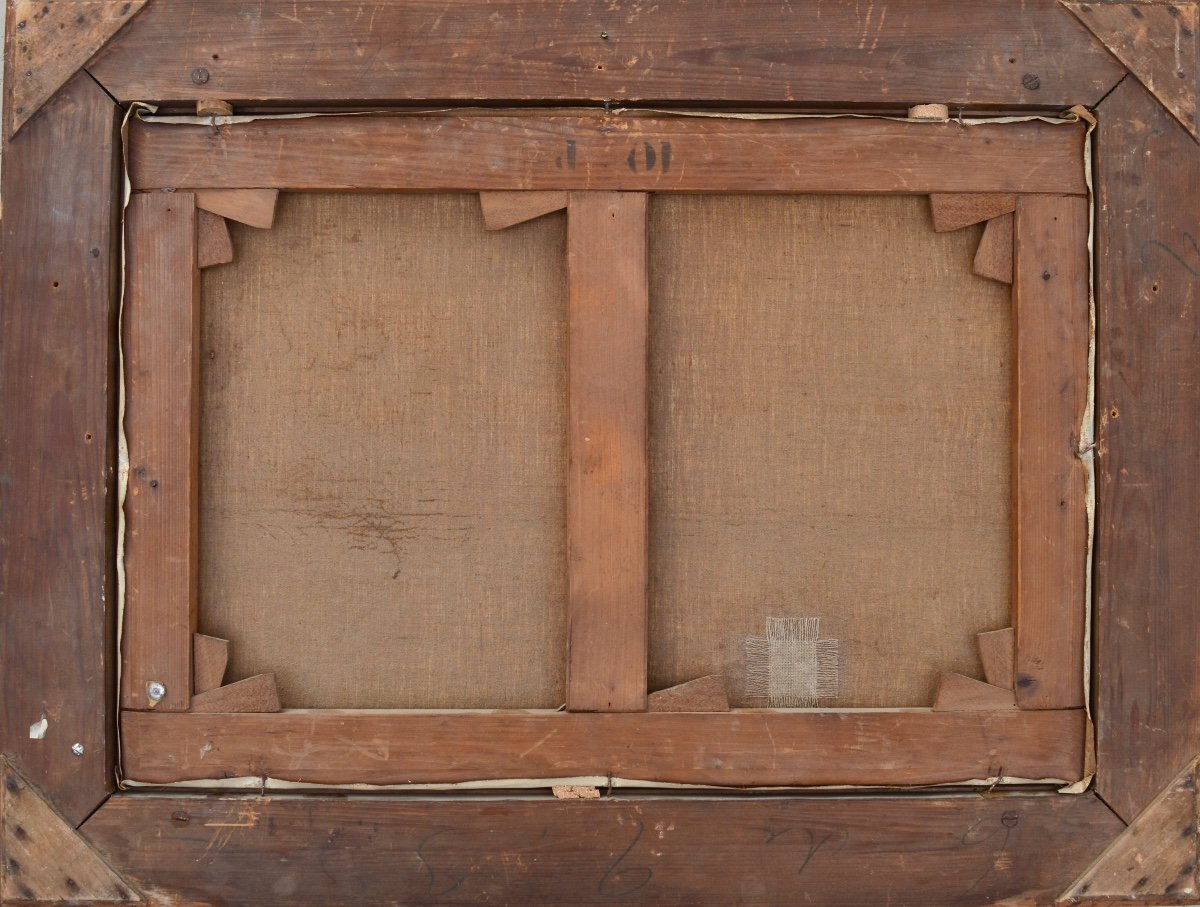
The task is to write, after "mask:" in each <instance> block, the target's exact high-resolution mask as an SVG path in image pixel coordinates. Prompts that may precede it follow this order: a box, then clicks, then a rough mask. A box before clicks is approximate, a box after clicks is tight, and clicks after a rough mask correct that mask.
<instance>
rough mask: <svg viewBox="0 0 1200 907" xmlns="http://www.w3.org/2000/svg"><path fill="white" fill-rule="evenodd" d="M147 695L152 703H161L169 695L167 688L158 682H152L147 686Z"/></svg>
mask: <svg viewBox="0 0 1200 907" xmlns="http://www.w3.org/2000/svg"><path fill="white" fill-rule="evenodd" d="M146 695H147V696H149V697H150V700H151V701H152V702H161V701H162V698H163V697H164V696H166V695H167V688H166V687H164V686H163V685H162V684H161V683H159V682H158V681H157V680H152V681H150V682H149V683H148V684H146Z"/></svg>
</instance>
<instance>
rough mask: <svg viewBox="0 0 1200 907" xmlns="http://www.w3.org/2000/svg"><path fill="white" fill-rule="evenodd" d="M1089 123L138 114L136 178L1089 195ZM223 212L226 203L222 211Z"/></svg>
mask: <svg viewBox="0 0 1200 907" xmlns="http://www.w3.org/2000/svg"><path fill="white" fill-rule="evenodd" d="M1083 135H1084V132H1083V127H1082V126H1081V125H1079V124H1057V125H1055V124H1049V123H1043V122H1038V121H1033V122H1025V123H1008V124H988V125H976V126H964V125H960V124H958V123H955V122H949V123H932V122H915V121H907V122H906V121H896V120H881V119H862V118H844V119H839V118H834V119H791V120H731V119H715V118H703V117H659V116H646V117H641V116H602V115H599V114H597V115H594V116H504V115H502V116H458V115H447V114H443V115H421V116H399V117H310V118H306V119H297V120H256V121H254V122H251V123H243V124H239V125H235V126H223V127H220V128H218V129H217V131H216V132H215V133H214V132H213V129H212V127H210V126H187V125H178V124H164V123H147V122H141V121H138V122H134V123H132V124H131V127H130V136H131V139H130V141H131V146H132V160H131V178H132V180H133V184H134V186H135V187H136V188H138V189H159V188H175V189H190V188H195V189H210V188H213V189H220V188H238V187H241V186H274V187H276V188H279V189H409V190H459V189H461V190H469V191H477V190H478V191H483V190H515V189H521V190H551V189H606V190H629V191H635V190H636V191H648V192H649V191H657V192H665V191H697V190H710V191H726V192H851V193H889V192H899V193H908V194H925V193H928V192H934V191H939V192H993V193H996V192H1000V193H1012V192H1049V193H1058V194H1080V195H1083V194H1085V193H1086V189H1087V187H1086V185H1085V184H1084V174H1083ZM217 213H223V212H217Z"/></svg>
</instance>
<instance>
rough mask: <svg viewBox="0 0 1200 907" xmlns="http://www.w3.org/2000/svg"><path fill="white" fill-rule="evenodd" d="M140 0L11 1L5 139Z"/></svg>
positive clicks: (105, 40)
mask: <svg viewBox="0 0 1200 907" xmlns="http://www.w3.org/2000/svg"><path fill="white" fill-rule="evenodd" d="M145 5H146V0H55V2H53V3H47V2H43V0H15V2H11V3H10V4H9V7H8V20H7V22H6V34H7V36H8V42H7V43H8V52H7V53H6V54H5V59H6V62H7V66H6V70H7V71H6V72H5V75H4V85H5V88H6V95H7V96H6V98H5V104H4V106H5V110H6V111H7V114H8V115H7V117H6V120H7V122H6V123H5V134H6V135H7V136H8V137H9V138H12V136H13V135H15V134H16V132H17V130H19V129H20V128H21V127H22V126H24V125H25V123H26V122H27V121H28V120H29V118H30V117H31V116H33V115H34V114H35V113H37V112H38V111H39V110H40V109H41V108H42V105H43V104H45V103H46V102H47V101H48V100H50V98H51V97H53V96H54V94H55V92H57V91H58V90H59V89H60V88H62V87H63V86H64V85H65V84H67V82H68V80H70V78H71V77H72V76H73V75H75V73H77V72H79V70H80V69H82V68H83V66H84V64H86V63H87V61H88V60H90V59H91V58H92V57H93V56H95V54H96V52H97V51H99V50H100V49H101V48H102V47H104V45H105V44H107V43H108V42H109V40H110V39H111V38H112V37H113V35H115V34H116V33H117V32H118V31H119V30H120V29H121V27H122V26H123V25H125V23H126V22H128V21H129V20H130V19H132V18H133V17H134V16H135V15H136V14H137V12H138V11H139V10H140V9H141V8H142V7H143V6H145Z"/></svg>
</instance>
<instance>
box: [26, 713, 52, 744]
mask: <svg viewBox="0 0 1200 907" xmlns="http://www.w3.org/2000/svg"><path fill="white" fill-rule="evenodd" d="M48 727H50V722H49V721H47V720H46V716H45V715H43V716H42V718H41V720H40V721H35V722H34V723H33V724H31V725H29V739H30V740H41V739H42V738H43V737H45V736H46V728H48Z"/></svg>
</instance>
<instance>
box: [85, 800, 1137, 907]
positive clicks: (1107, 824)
mask: <svg viewBox="0 0 1200 907" xmlns="http://www.w3.org/2000/svg"><path fill="white" fill-rule="evenodd" d="M230 828H233V829H235V833H233V834H225V835H224V837H222V838H221V839H220V854H219V857H218V858H214V856H213V839H214V833H215V832H217V831H223V832H227V831H228V830H229V829H230ZM317 828H319V829H321V830H322V833H321V834H319V835H318V834H314V833H313V830H314V829H317ZM498 828H500V829H504V831H503V833H497V831H496V829H498ZM1121 828H1122V825H1121V822H1120V821H1119V820H1118V819H1117V818H1116V817H1115V816H1113V814H1112V813H1111V812H1110V811H1109V810H1108V809H1107V808H1106V807H1105V806H1104V804H1103V803H1101V802H1100V801H1099V800H1097V799H1096V798H1095V797H1094V796H1092V795H1091V794H1084V795H1081V796H1077V797H1060V796H1054V795H1052V794H1051V795H1042V796H1038V795H1029V794H1023V795H1013V796H1003V797H954V798H945V797H939V798H928V797H895V796H892V797H873V796H863V795H861V794H860V795H856V796H824V797H819V798H811V797H786V798H783V797H729V796H725V797H712V796H692V797H687V798H681V797H670V798H663V797H659V798H638V799H633V800H630V799H625V798H622V797H620V796H616V797H610V798H605V799H603V800H600V801H599V802H589V803H572V802H566V801H560V802H556V801H546V800H533V799H529V798H522V799H497V798H490V797H489V798H486V799H476V798H471V799H465V798H459V799H425V798H421V799H414V798H407V797H358V798H355V797H267V798H262V799H255V800H252V801H248V800H245V799H238V798H227V797H205V796H184V795H179V794H173V795H170V796H167V795H161V796H153V797H147V796H138V795H129V794H124V795H117V796H115V797H113V798H112V799H111V800H109V801H108V802H107V803H106V804H104V806H103V807H102V808H101V809H100V810H99V811H98V812H97V813H96V815H95V816H93V817H92V818H91V819H89V820H88V822H87V824H86V825H85V826H84V828H83V831H84V833H85V834H86V835H87V836H88V837H89V838H90V839H91V841H92V842H93V843H94V845H95V846H96V847H97V848H98V849H100V850H101V851H103V852H104V853H105V854H106V855H107V856H108V857H109V858H110V859H111V860H112V861H113V863H115V864H116V865H118V866H120V867H121V868H122V869H123V870H125V871H126V872H128V874H129V875H130V876H133V877H136V878H138V879H142V880H144V882H145V885H146V887H147V888H152V889H155V890H157V891H162V892H170V893H171V895H172V896H173V897H174V898H175V899H177V900H178V902H180V903H197V904H199V903H238V904H245V905H248V907H258V905H263V907H278V905H279V903H280V899H281V897H283V895H281V894H280V892H281V891H286V892H287V894H286V899H287V902H288V904H289V905H295V907H327V905H329V904H341V903H354V904H369V905H383V904H395V903H400V904H426V903H430V902H431V900H433V898H434V897H436V898H438V899H446V898H452V899H453V900H455V901H456V902H458V903H471V904H488V903H511V904H577V903H597V904H599V903H604V902H605V901H612V900H626V901H631V902H633V903H639V904H689V905H694V907H710V905H712V907H716V905H720V907H726V905H729V904H747V905H769V904H791V903H795V901H796V893H797V890H798V888H797V885H802V886H803V889H802V890H803V892H804V894H806V895H807V896H808V897H811V898H812V901H813V903H816V904H821V905H824V907H863V905H867V904H886V903H887V902H888V899H889V898H891V899H892V901H893V903H895V902H896V901H897V898H898V897H899V896H900V894H902V895H903V898H904V901H903V902H904V903H912V904H922V905H927V907H979V905H981V904H986V903H991V902H994V901H997V900H999V899H1001V898H1006V897H1009V896H1011V895H1013V894H1016V893H1018V892H1021V891H1027V890H1030V889H1051V890H1054V891H1056V892H1057V891H1061V890H1062V889H1063V887H1064V886H1065V885H1066V884H1067V883H1068V882H1069V881H1070V879H1072V878H1073V877H1074V876H1075V875H1076V874H1077V873H1078V872H1079V871H1080V870H1081V869H1082V868H1083V867H1084V866H1085V865H1086V864H1087V862H1088V860H1089V859H1091V857H1092V856H1093V855H1094V854H1095V853H1096V852H1097V850H1099V849H1100V848H1101V847H1103V846H1104V844H1105V843H1106V842H1107V841H1108V840H1109V839H1111V838H1112V837H1113V836H1114V835H1116V834H1118V833H1119V832H1120V830H1121ZM1014 829H1015V830H1014ZM660 832H661V833H662V837H661V838H660V837H659V833H660ZM564 842H569V844H570V846H569V847H567V846H566V845H565V844H564ZM914 842H919V844H920V846H914ZM281 858H282V859H286V860H287V862H286V864H284V865H283V868H281V869H279V870H277V871H271V872H267V871H264V866H265V865H268V864H271V865H274V864H275V863H276V862H277V861H279V860H280V859H281ZM698 866H704V867H720V871H717V872H698V871H697V867H698ZM864 867H869V868H870V871H869V872H868V871H864ZM900 879H902V880H903V888H902V889H901V888H899V887H898V880H900ZM451 887H452V889H453V890H452V891H446V894H445V895H442V894H440V893H441V892H443V891H445V890H446V889H450V888H451ZM430 892H433V896H432V897H431V894H430Z"/></svg>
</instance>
